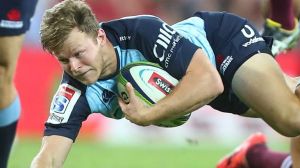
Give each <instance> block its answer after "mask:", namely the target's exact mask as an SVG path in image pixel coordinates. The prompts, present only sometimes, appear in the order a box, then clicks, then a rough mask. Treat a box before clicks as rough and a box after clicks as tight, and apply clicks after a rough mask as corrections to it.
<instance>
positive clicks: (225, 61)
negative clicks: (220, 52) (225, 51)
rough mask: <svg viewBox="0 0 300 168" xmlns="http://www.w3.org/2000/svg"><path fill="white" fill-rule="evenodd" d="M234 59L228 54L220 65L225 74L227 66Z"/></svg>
mask: <svg viewBox="0 0 300 168" xmlns="http://www.w3.org/2000/svg"><path fill="white" fill-rule="evenodd" d="M232 60H233V57H232V56H227V57H226V58H225V60H224V61H223V62H222V64H221V66H220V71H221V73H222V74H223V75H224V73H225V71H226V69H227V67H228V66H229V64H230V63H231V62H232Z"/></svg>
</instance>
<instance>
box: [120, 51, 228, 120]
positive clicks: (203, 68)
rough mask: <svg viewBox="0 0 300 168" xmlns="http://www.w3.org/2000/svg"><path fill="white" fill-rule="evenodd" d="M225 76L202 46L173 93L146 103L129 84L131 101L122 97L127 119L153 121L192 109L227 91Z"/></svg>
mask: <svg viewBox="0 0 300 168" xmlns="http://www.w3.org/2000/svg"><path fill="white" fill-rule="evenodd" d="M223 89H224V88H223V84H222V80H221V78H220V76H219V74H218V72H217V70H216V68H215V67H214V66H213V65H212V64H211V63H210V61H209V60H208V58H207V56H206V55H205V54H204V52H203V51H202V49H198V50H197V51H196V52H195V53H194V55H193V58H192V60H191V62H190V64H189V66H188V68H187V71H186V74H185V75H184V76H183V78H182V80H181V81H180V82H179V84H178V85H177V86H176V87H175V89H174V90H173V91H172V93H171V94H169V95H168V96H166V97H165V98H164V99H162V100H161V101H159V102H158V103H157V104H155V105H154V106H151V107H145V106H144V105H143V103H141V101H140V100H139V99H138V98H137V97H136V96H135V94H134V91H133V88H132V86H131V85H127V90H128V92H129V97H130V103H129V104H124V103H123V102H122V101H119V104H120V106H121V108H122V111H123V112H124V113H125V116H126V118H127V119H129V120H131V121H132V122H134V123H136V124H139V125H150V124H152V123H157V122H159V121H163V120H166V119H170V118H175V117H178V116H181V115H184V114H187V113H189V112H192V111H194V110H196V109H198V108H200V107H202V106H204V105H206V104H208V103H209V102H210V101H212V100H213V99H214V98H215V97H216V96H217V95H219V94H220V93H222V92H223Z"/></svg>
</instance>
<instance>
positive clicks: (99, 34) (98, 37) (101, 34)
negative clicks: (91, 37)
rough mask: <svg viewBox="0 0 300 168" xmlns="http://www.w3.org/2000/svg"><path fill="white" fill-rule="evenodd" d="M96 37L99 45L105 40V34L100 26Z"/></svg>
mask: <svg viewBox="0 0 300 168" xmlns="http://www.w3.org/2000/svg"><path fill="white" fill-rule="evenodd" d="M97 39H98V41H99V43H100V45H103V44H104V43H105V42H106V34H105V32H104V30H103V29H101V28H100V29H98V35H97Z"/></svg>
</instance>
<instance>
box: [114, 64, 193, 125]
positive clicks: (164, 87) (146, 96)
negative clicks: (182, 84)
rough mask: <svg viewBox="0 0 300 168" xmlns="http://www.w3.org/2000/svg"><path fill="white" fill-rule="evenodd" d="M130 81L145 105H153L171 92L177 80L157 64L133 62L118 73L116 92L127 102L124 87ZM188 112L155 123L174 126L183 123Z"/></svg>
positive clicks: (127, 97)
mask: <svg viewBox="0 0 300 168" xmlns="http://www.w3.org/2000/svg"><path fill="white" fill-rule="evenodd" d="M127 82H130V83H131V84H132V86H133V88H134V89H135V94H136V95H137V96H138V97H139V98H140V99H141V100H143V101H144V102H145V103H146V104H147V105H153V104H155V103H157V102H158V101H159V100H161V99H162V98H163V97H165V96H166V95H167V94H169V93H171V92H172V89H173V88H174V87H175V86H176V85H177V83H178V80H177V79H175V78H174V77H172V76H171V75H170V74H169V73H168V72H166V71H165V70H163V69H162V68H161V67H160V66H159V65H158V64H154V63H150V62H135V63H132V64H129V65H127V66H125V67H124V68H122V69H121V71H120V73H119V75H118V93H119V96H120V97H121V98H122V100H123V101H124V102H126V103H128V102H129V96H128V93H127V91H126V89H125V85H126V83H127ZM189 117H190V114H188V115H184V116H182V117H178V118H175V119H172V120H167V121H163V122H160V123H158V124H155V125H157V126H162V127H176V126H179V125H182V124H184V123H185V122H186V121H187V120H188V119H189Z"/></svg>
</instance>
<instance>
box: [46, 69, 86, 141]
mask: <svg viewBox="0 0 300 168" xmlns="http://www.w3.org/2000/svg"><path fill="white" fill-rule="evenodd" d="M85 90H86V86H84V85H83V84H81V83H79V82H77V81H75V80H74V79H72V78H71V77H69V76H68V75H67V74H64V76H63V80H62V82H61V84H60V86H59V88H58V90H57V92H56V94H55V95H54V97H53V99H52V102H51V107H50V114H49V117H48V120H47V122H46V123H45V131H44V135H45V136H50V135H59V136H64V137H67V138H70V139H72V140H73V141H75V139H76V137H77V135H78V133H79V130H80V128H81V125H82V122H83V121H85V120H86V119H87V117H88V115H89V114H90V113H91V110H90V108H89V105H88V103H87V100H86V97H85Z"/></svg>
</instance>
